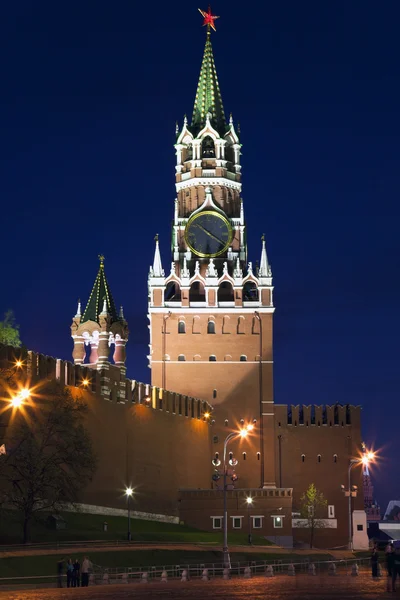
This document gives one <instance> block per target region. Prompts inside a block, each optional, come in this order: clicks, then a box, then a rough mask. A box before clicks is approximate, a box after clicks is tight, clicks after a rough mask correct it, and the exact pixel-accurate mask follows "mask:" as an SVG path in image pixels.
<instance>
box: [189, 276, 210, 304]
mask: <svg viewBox="0 0 400 600" xmlns="http://www.w3.org/2000/svg"><path fill="white" fill-rule="evenodd" d="M205 300H206V293H205V291H204V285H203V284H202V283H201V281H194V282H193V283H192V285H191V287H190V290H189V302H205Z"/></svg>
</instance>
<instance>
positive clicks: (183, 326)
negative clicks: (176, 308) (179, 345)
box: [178, 321, 186, 333]
mask: <svg viewBox="0 0 400 600" xmlns="http://www.w3.org/2000/svg"><path fill="white" fill-rule="evenodd" d="M178 333H186V324H185V321H179V323H178Z"/></svg>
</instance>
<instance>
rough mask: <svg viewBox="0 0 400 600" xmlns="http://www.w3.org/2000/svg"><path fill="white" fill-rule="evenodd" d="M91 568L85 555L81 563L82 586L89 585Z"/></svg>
mask: <svg viewBox="0 0 400 600" xmlns="http://www.w3.org/2000/svg"><path fill="white" fill-rule="evenodd" d="M91 568H92V563H91V562H90V560H89V557H87V556H85V558H84V559H83V563H82V569H81V572H82V587H88V585H89V571H90V569H91Z"/></svg>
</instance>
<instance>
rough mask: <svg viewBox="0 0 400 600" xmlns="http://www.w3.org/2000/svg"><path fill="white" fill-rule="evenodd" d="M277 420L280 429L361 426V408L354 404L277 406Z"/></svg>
mask: <svg viewBox="0 0 400 600" xmlns="http://www.w3.org/2000/svg"><path fill="white" fill-rule="evenodd" d="M275 419H276V421H277V422H278V426H279V427H283V426H289V427H290V426H292V427H297V426H305V427H311V426H316V427H323V426H328V427H334V426H341V427H345V426H349V425H356V426H359V425H360V419H361V406H354V405H352V404H339V403H336V404H333V405H328V404H321V405H315V404H310V405H305V404H297V405H294V404H289V405H287V404H275Z"/></svg>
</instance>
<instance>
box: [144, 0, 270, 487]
mask: <svg viewBox="0 0 400 600" xmlns="http://www.w3.org/2000/svg"><path fill="white" fill-rule="evenodd" d="M200 12H201V13H202V15H203V16H204V24H205V25H206V26H207V34H206V44H205V49H204V56H203V61H202V65H201V70H200V77H199V82H198V86H197V92H196V98H195V102H194V108H193V115H192V119H191V122H190V123H189V121H188V119H187V118H186V117H185V118H184V121H183V125H182V127H181V128H180V127H178V125H177V128H176V143H175V151H176V167H175V171H176V174H175V178H176V183H175V187H176V199H175V206H174V220H173V226H172V262H171V267H170V270H169V272H165V271H164V269H163V267H162V262H161V254H160V247H159V240H158V236H156V248H155V255H154V262H153V266H152V267H151V268H150V273H149V280H148V286H149V306H148V313H149V320H150V325H149V328H150V345H149V347H150V353H149V366H150V368H151V381H152V385H154V386H157V387H159V388H161V389H167V390H171V391H173V392H176V393H177V394H186V395H189V396H194V397H197V398H201V399H204V400H207V401H208V402H210V403H211V404H212V405H213V406H214V412H213V415H212V419H213V420H215V424H214V425H213V429H212V437H213V453H215V452H218V453H220V454H221V455H222V449H223V442H224V439H225V437H226V436H227V435H228V433H229V432H230V431H232V430H235V429H236V428H237V427H238V426H239V424H240V420H241V419H244V420H245V421H249V420H253V419H257V426H256V429H255V433H254V435H252V437H251V439H249V440H246V441H245V442H244V441H240V442H239V441H238V442H236V444H237V445H236V447H235V442H233V443H232V445H230V447H229V448H230V449H232V451H233V452H234V453H235V456H236V458H238V460H239V465H238V467H237V469H236V472H237V473H238V475H239V482H238V483H239V485H240V487H244V488H258V487H274V486H275V456H274V437H275V436H274V401H273V356H272V319H273V313H274V306H273V296H272V293H273V287H272V273H271V267H270V265H269V262H268V258H267V253H266V245H265V239H264V236H263V237H262V238H261V239H262V244H261V259H260V263H259V266H257V267H253V263H252V262H248V256H247V244H246V225H245V219H244V206H243V200H242V196H241V192H242V181H241V177H242V176H241V165H240V156H241V143H240V138H239V133H240V132H239V130H238V127H235V124H234V121H233V118H232V116H230V117H229V119H226V117H225V112H224V107H223V103H222V97H221V91H220V88H219V84H218V77H217V72H216V68H215V63H214V56H213V51H212V45H211V29H213V30H215V26H214V20H215V19H216V18H217V17H214V16H213V15H212V14H211V11H210V9H209V11H208V13H206V12H203V11H200ZM210 469H211V464H210ZM210 473H211V471H210Z"/></svg>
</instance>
